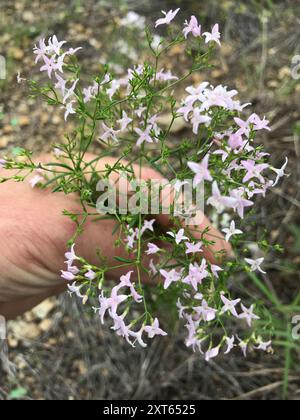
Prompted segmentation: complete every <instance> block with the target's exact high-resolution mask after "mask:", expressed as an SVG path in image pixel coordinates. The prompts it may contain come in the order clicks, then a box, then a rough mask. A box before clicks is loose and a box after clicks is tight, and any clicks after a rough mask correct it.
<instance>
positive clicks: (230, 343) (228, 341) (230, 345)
mask: <svg viewBox="0 0 300 420" xmlns="http://www.w3.org/2000/svg"><path fill="white" fill-rule="evenodd" d="M225 340H226V345H227V350H226V351H225V353H224V354H229V353H230V352H231V350H233V349H234V347H235V344H234V343H235V337H234V336H232V337H231V338H229V337H226V339H225Z"/></svg>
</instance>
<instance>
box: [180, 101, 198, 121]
mask: <svg viewBox="0 0 300 420" xmlns="http://www.w3.org/2000/svg"><path fill="white" fill-rule="evenodd" d="M193 111H194V106H193V104H192V102H188V103H187V104H183V105H182V106H181V107H180V108H179V109H178V110H177V113H178V114H183V118H184V119H185V121H186V122H188V121H189V115H190V113H191V112H193Z"/></svg>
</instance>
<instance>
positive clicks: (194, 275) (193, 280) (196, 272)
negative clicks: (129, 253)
mask: <svg viewBox="0 0 300 420" xmlns="http://www.w3.org/2000/svg"><path fill="white" fill-rule="evenodd" d="M208 275H209V273H208V271H207V263H206V260H205V259H203V261H202V263H201V266H200V267H199V265H198V264H197V263H194V264H190V268H189V274H188V276H187V277H186V278H185V279H184V280H183V282H184V283H186V284H189V285H191V286H192V287H193V288H194V289H195V291H196V292H197V290H198V286H199V285H201V284H202V282H203V280H204V279H205V278H207V277H208Z"/></svg>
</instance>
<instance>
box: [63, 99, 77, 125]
mask: <svg viewBox="0 0 300 420" xmlns="http://www.w3.org/2000/svg"><path fill="white" fill-rule="evenodd" d="M74 102H75V101H71V102H68V103H67V104H66V106H65V107H63V108H64V109H65V117H64V118H65V121H67V119H68V117H69V115H72V114H76V111H75V110H74V108H73V103H74Z"/></svg>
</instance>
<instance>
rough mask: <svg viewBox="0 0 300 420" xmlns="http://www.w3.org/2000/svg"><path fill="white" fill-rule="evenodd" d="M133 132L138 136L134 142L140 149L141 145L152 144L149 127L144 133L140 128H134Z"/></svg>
mask: <svg viewBox="0 0 300 420" xmlns="http://www.w3.org/2000/svg"><path fill="white" fill-rule="evenodd" d="M134 131H135V132H136V134H138V135H139V138H138V140H137V142H136V145H137V146H138V147H141V145H142V144H143V143H154V139H153V138H152V137H151V135H150V132H151V126H148V127H147V128H146V129H145V130H144V131H143V130H141V129H140V128H135V129H134Z"/></svg>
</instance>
